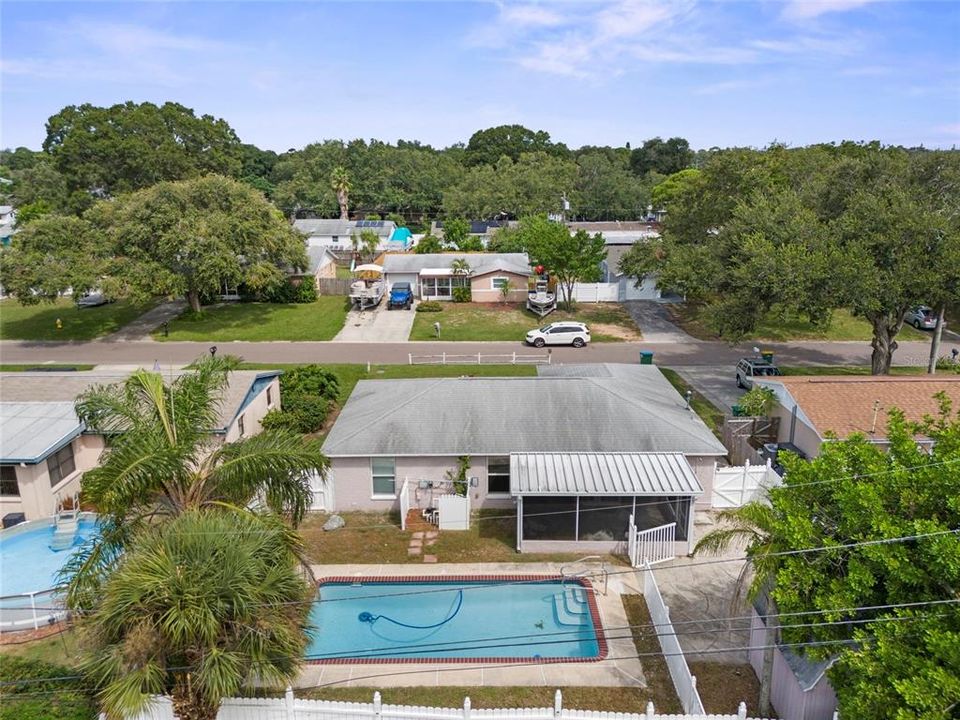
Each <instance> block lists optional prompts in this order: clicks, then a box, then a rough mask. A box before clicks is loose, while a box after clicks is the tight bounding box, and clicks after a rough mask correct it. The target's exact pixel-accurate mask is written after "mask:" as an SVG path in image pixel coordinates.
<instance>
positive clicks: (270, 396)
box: [267, 387, 273, 408]
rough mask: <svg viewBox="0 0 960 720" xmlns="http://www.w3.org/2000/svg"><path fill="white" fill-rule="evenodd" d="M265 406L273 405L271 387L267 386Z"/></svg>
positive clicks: (270, 406)
mask: <svg viewBox="0 0 960 720" xmlns="http://www.w3.org/2000/svg"><path fill="white" fill-rule="evenodd" d="M267 407H268V408H272V407H273V388H269V387H268V388H267Z"/></svg>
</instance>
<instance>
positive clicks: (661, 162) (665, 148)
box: [630, 137, 693, 176]
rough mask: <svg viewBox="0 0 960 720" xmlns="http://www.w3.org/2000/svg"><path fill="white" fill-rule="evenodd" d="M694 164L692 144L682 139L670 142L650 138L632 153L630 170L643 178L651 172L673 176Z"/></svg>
mask: <svg viewBox="0 0 960 720" xmlns="http://www.w3.org/2000/svg"><path fill="white" fill-rule="evenodd" d="M692 163H693V152H692V151H691V150H690V143H688V142H687V141H686V140H684V139H683V138H681V137H672V138H670V139H669V140H664V139H662V138H659V137H655V138H650V139H649V140H647V141H646V142H645V143H643V145H641V146H640V147H638V148H634V149H633V150H632V151H631V152H630V169H631V170H633V172H634V174H636V175H641V176H642V175H646V174H647V173H649V172H656V173H659V174H661V175H672V174H673V173H677V172H680V171H681V170H684V169H686V168H688V167H690V166H691V164H692Z"/></svg>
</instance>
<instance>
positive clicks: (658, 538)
mask: <svg viewBox="0 0 960 720" xmlns="http://www.w3.org/2000/svg"><path fill="white" fill-rule="evenodd" d="M676 535H677V524H676V523H675V522H672V523H668V524H666V525H660V526H658V527H655V528H650V529H649V530H637V526H636V525H635V524H634V522H633V515H631V516H630V524H629V525H628V526H627V556H628V557H629V558H630V564H631V565H632V566H633V567H641V566H642V565H643V564H644V563H648V564H650V565H655V564H656V563H661V562H666V561H667V560H673V559H674V558H675V557H676V556H677V553H676V550H675V548H676V545H675V544H674V543H675V542H676Z"/></svg>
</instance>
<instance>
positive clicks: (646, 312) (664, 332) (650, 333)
mask: <svg viewBox="0 0 960 720" xmlns="http://www.w3.org/2000/svg"><path fill="white" fill-rule="evenodd" d="M668 304H669V303H666V302H661V301H657V300H627V301H625V302H624V303H623V306H624V307H625V308H626V309H627V311H628V312H629V313H630V317H632V318H633V321H634V322H635V323H636V324H637V325H638V326H639V327H640V332H642V333H643V340H644V342H651V343H658V342H669V343H685V342H696V340H695V339H694V338H692V337H690V336H689V335H687V333H685V332H684V331H683V330H681V329H680V328H679V327H677V325H675V324H674V322H673V321H672V320H671V319H670V313H669V312H667V305H668Z"/></svg>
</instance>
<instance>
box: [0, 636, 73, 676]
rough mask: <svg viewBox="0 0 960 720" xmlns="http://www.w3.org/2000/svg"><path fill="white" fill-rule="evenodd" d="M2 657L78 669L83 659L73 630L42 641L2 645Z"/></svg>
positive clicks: (0, 653) (0, 650)
mask: <svg viewBox="0 0 960 720" xmlns="http://www.w3.org/2000/svg"><path fill="white" fill-rule="evenodd" d="M0 655H14V656H16V657H22V658H26V659H28V660H40V661H42V662H48V663H54V664H56V665H65V666H67V667H77V666H78V665H79V664H80V661H81V659H82V655H81V652H80V641H79V639H78V637H77V632H76V630H73V629H70V630H65V631H63V632H60V633H57V634H56V635H51V636H49V637H45V638H43V639H41V640H31V641H30V642H21V643H17V644H12V643H11V644H7V645H0Z"/></svg>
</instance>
